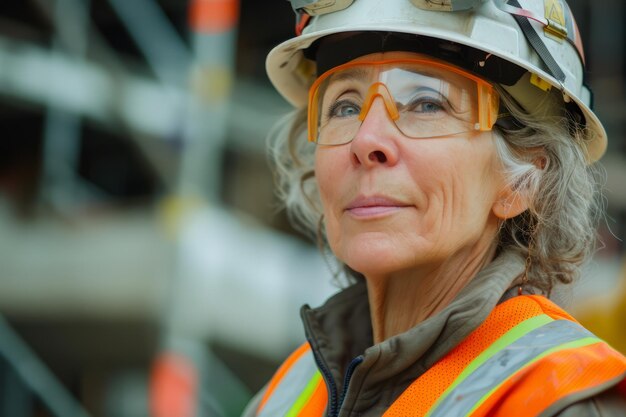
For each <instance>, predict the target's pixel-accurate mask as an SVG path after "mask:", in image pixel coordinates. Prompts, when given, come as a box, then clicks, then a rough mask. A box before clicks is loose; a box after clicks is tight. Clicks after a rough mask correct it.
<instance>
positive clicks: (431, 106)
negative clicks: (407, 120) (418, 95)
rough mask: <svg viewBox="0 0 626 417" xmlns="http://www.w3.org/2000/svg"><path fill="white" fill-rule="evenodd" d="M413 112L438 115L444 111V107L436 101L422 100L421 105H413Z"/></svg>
mask: <svg viewBox="0 0 626 417" xmlns="http://www.w3.org/2000/svg"><path fill="white" fill-rule="evenodd" d="M412 110H413V111H417V112H420V113H436V112H438V111H441V110H443V106H442V105H441V104H440V103H437V102H434V101H427V100H422V101H420V102H419V103H417V104H415V105H413V106H412Z"/></svg>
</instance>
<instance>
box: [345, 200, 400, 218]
mask: <svg viewBox="0 0 626 417" xmlns="http://www.w3.org/2000/svg"><path fill="white" fill-rule="evenodd" d="M406 207H410V205H409V204H407V203H404V202H402V201H398V200H395V199H393V198H389V197H385V196H371V197H365V196H359V197H357V198H355V199H354V200H352V201H351V202H350V204H348V206H347V207H346V209H345V211H346V212H347V213H350V214H351V215H352V216H354V217H359V218H365V217H380V216H383V215H386V214H390V213H393V212H396V211H398V210H401V209H403V208H406Z"/></svg>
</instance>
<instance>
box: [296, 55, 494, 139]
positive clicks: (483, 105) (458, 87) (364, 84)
mask: <svg viewBox="0 0 626 417" xmlns="http://www.w3.org/2000/svg"><path fill="white" fill-rule="evenodd" d="M378 99H380V100H382V104H384V108H385V109H386V112H387V114H388V116H389V118H390V120H392V121H393V123H395V126H396V127H397V128H398V130H399V131H400V132H402V134H404V135H405V136H407V137H409V138H413V139H419V138H440V137H441V138H443V137H448V136H453V135H458V134H461V133H467V132H478V131H489V130H491V129H492V127H493V125H494V123H495V122H496V119H497V117H498V106H499V100H498V95H497V93H496V92H495V91H494V89H493V87H492V85H491V84H489V83H488V82H486V81H484V80H483V79H481V78H479V77H476V76H475V75H472V74H470V73H468V72H466V71H464V70H461V69H459V68H457V67H454V66H451V65H448V64H445V63H442V62H440V61H436V60H432V59H428V58H424V59H421V58H419V59H392V60H383V61H371V62H369V61H368V62H365V61H361V62H349V63H347V64H343V65H340V66H338V67H335V68H333V69H331V70H328V71H326V72H325V73H324V74H322V75H321V76H320V77H319V78H318V79H317V80H315V82H314V83H313V85H312V86H311V89H310V90H309V108H308V112H309V113H308V124H309V131H308V132H309V140H310V141H312V142H316V143H317V144H320V145H342V144H346V143H349V142H350V141H352V139H353V138H354V137H355V136H356V134H357V132H358V131H359V128H360V127H361V124H362V123H363V121H364V120H365V119H366V117H367V116H368V113H369V112H370V109H371V108H372V106H373V105H374V103H376V102H377V100H378Z"/></svg>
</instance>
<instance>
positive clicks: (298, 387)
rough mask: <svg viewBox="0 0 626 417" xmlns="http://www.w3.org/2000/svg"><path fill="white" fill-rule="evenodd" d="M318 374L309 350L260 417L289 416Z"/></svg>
mask: <svg viewBox="0 0 626 417" xmlns="http://www.w3.org/2000/svg"><path fill="white" fill-rule="evenodd" d="M316 372H317V365H315V360H314V359H313V353H312V352H311V351H310V350H309V351H308V352H306V353H305V354H303V355H302V356H301V357H300V359H298V360H297V361H296V363H294V364H293V365H292V366H291V368H290V369H289V370H288V371H287V373H286V374H285V376H284V377H283V379H281V381H280V382H279V383H278V386H277V387H276V388H275V389H274V392H273V393H272V395H271V397H270V398H269V399H268V400H267V402H266V403H265V407H263V409H262V410H261V412H260V413H259V414H258V417H280V416H284V415H285V414H287V412H288V411H289V410H290V409H291V407H292V406H293V405H294V403H295V402H296V400H297V399H298V398H299V397H300V394H301V393H302V391H304V389H305V388H306V386H307V384H308V383H309V381H310V380H311V378H313V377H314V376H315V373H316Z"/></svg>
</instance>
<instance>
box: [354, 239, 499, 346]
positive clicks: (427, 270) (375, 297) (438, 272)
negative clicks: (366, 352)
mask: <svg viewBox="0 0 626 417" xmlns="http://www.w3.org/2000/svg"><path fill="white" fill-rule="evenodd" d="M478 246H480V245H478ZM495 250H496V247H495V245H490V246H487V247H482V248H481V249H478V248H476V247H475V248H471V249H467V250H464V251H461V252H460V253H457V254H455V256H453V257H451V258H449V259H447V260H446V261H445V262H443V263H439V264H437V265H425V266H423V267H421V268H419V269H412V270H411V271H402V272H398V273H394V274H392V275H389V276H374V277H370V276H367V277H366V281H367V289H368V298H369V304H370V311H371V319H372V329H373V332H374V343H380V342H382V341H383V340H386V339H388V338H390V337H392V336H395V335H397V334H400V333H403V332H405V331H407V330H409V329H410V328H412V327H414V326H416V325H417V324H419V323H421V322H422V321H424V320H426V319H427V318H429V317H431V316H434V315H435V314H437V313H438V312H440V311H441V310H443V309H444V308H445V307H446V306H448V305H449V304H450V303H451V302H452V301H453V300H454V298H455V297H456V296H457V294H458V293H459V292H460V291H461V290H462V289H463V288H464V287H465V286H466V285H467V284H468V283H469V282H470V281H471V280H472V278H473V277H474V276H475V275H476V274H477V273H478V272H479V271H480V270H481V269H482V268H483V267H484V266H485V265H486V264H488V263H489V262H490V261H491V260H492V259H493V257H494V255H495Z"/></svg>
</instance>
